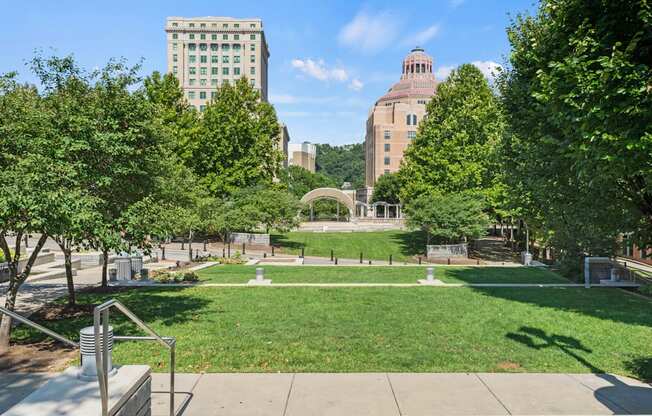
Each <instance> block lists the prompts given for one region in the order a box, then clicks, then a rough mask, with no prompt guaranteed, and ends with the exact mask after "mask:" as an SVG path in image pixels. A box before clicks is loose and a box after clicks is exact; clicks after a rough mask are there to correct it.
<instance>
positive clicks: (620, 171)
mask: <svg viewBox="0 0 652 416" xmlns="http://www.w3.org/2000/svg"><path fill="white" fill-rule="evenodd" d="M647 3H648V2H646V1H630V2H613V1H608V0H601V1H598V2H592V1H588V0H545V1H542V3H541V5H540V8H539V11H538V14H537V15H536V16H534V17H519V18H517V19H516V20H515V21H514V22H513V24H512V25H511V27H510V28H509V29H508V36H509V40H510V43H511V45H512V53H511V55H510V64H511V68H510V69H509V70H508V71H507V72H506V73H505V74H504V76H502V77H501V78H500V79H499V83H498V85H499V87H500V91H501V96H502V100H503V103H504V106H505V109H506V113H507V116H508V124H509V131H508V132H507V134H506V135H505V138H504V143H503V151H502V158H503V160H504V161H505V166H504V172H505V181H506V183H507V184H508V185H509V188H510V190H511V192H510V198H509V199H510V202H511V204H512V205H513V206H515V207H518V208H519V209H520V210H521V212H522V214H523V216H524V217H525V219H526V220H527V222H528V224H529V225H530V228H531V229H532V230H534V231H535V232H536V234H537V235H538V236H539V238H540V239H542V240H544V241H545V242H547V243H550V244H552V245H553V246H555V247H556V248H557V249H559V252H560V254H561V256H562V259H568V261H570V262H572V263H573V264H577V261H578V257H579V256H580V254H581V253H588V254H591V255H605V254H607V255H608V254H613V253H614V252H615V250H616V247H617V245H616V240H617V237H618V235H619V234H620V233H621V232H629V231H634V232H635V234H636V236H637V237H638V239H639V241H640V242H641V245H642V246H645V244H646V243H650V241H651V240H652V239H651V238H650V236H651V234H652V232H651V230H652V181H651V180H650V178H652V165H650V163H649V161H650V157H651V156H652V139H651V137H652V136H650V134H651V133H650V125H652V112H650V111H649V109H650V108H652V97H651V94H650V92H651V89H650V85H651V84H650V80H651V79H652V69H651V63H652V52H651V49H650V47H649V45H650V37H649V28H650V25H651V24H652V17H651V16H652V15H651V12H650V8H649V5H648V4H647ZM646 45H647V46H646Z"/></svg>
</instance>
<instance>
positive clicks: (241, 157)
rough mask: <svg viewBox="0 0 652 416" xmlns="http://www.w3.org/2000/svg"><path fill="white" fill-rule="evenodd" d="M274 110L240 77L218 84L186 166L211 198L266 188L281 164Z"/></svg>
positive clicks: (278, 131) (201, 119) (201, 120)
mask: <svg viewBox="0 0 652 416" xmlns="http://www.w3.org/2000/svg"><path fill="white" fill-rule="evenodd" d="M279 137H280V127H279V123H278V121H277V119H276V114H275V112H274V108H273V107H272V106H271V105H270V104H269V103H266V102H264V101H261V100H260V94H259V93H258V92H257V91H256V90H255V89H254V88H253V87H251V85H249V82H248V81H247V79H246V78H241V79H240V80H238V81H237V82H236V83H235V84H234V85H231V84H228V83H226V84H224V85H223V86H222V87H221V88H219V89H218V90H217V96H216V98H215V99H214V100H213V101H212V102H211V103H210V104H209V105H208V106H207V107H206V110H205V111H204V112H203V115H202V117H201V118H200V124H199V133H198V134H197V135H195V136H194V138H193V140H194V142H193V143H192V145H190V149H189V150H188V153H189V154H190V157H189V158H187V159H186V160H187V164H188V166H189V167H190V168H191V169H192V170H193V171H194V172H195V174H196V175H197V176H198V177H199V180H200V181H201V183H202V184H204V185H205V186H206V188H207V189H208V190H209V191H210V192H211V194H212V195H213V196H215V197H222V196H225V195H228V194H230V193H232V192H235V191H236V190H237V189H241V188H248V187H250V186H255V185H259V184H271V183H272V179H273V178H274V177H275V175H276V174H277V173H278V172H279V169H280V166H281V161H282V159H283V157H282V154H281V152H280V151H279V150H278V149H277V146H276V144H277V143H278V140H279Z"/></svg>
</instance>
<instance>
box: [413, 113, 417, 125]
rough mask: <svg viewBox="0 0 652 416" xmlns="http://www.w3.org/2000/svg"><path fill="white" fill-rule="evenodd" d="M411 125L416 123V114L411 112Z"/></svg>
mask: <svg viewBox="0 0 652 416" xmlns="http://www.w3.org/2000/svg"><path fill="white" fill-rule="evenodd" d="M412 125H413V126H416V125H417V115H416V114H412Z"/></svg>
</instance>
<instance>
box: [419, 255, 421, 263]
mask: <svg viewBox="0 0 652 416" xmlns="http://www.w3.org/2000/svg"><path fill="white" fill-rule="evenodd" d="M419 264H421V256H419Z"/></svg>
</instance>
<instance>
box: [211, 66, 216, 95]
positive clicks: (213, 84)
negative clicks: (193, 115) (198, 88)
mask: <svg viewBox="0 0 652 416" xmlns="http://www.w3.org/2000/svg"><path fill="white" fill-rule="evenodd" d="M215 69H217V68H215ZM215 72H217V71H215ZM211 85H212V86H213V87H217V79H216V78H213V79H212V80H211ZM211 95H212V94H211ZM211 98H212V97H211Z"/></svg>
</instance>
